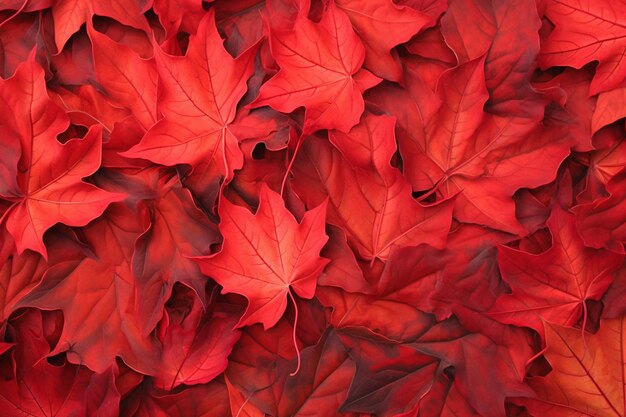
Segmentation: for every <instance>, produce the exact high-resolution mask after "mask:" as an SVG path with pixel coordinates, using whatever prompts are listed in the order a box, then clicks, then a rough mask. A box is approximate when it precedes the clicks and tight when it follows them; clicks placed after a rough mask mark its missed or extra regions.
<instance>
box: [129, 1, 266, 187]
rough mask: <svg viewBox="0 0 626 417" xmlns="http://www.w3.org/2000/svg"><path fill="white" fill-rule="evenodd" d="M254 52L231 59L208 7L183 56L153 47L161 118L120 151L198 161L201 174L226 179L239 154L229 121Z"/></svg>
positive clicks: (166, 161) (167, 161)
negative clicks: (135, 140)
mask: <svg viewBox="0 0 626 417" xmlns="http://www.w3.org/2000/svg"><path fill="white" fill-rule="evenodd" d="M255 53H256V48H255V47H252V48H250V49H248V50H246V51H245V52H243V53H242V54H241V55H240V56H239V57H237V58H235V59H234V58H233V57H232V56H230V55H229V54H228V52H227V51H226V50H225V49H224V46H223V45H222V38H220V35H219V33H218V32H217V29H216V27H215V13H214V11H213V10H211V11H210V12H209V13H207V15H206V16H205V17H204V18H203V19H202V21H201V22H200V26H199V27H198V31H197V33H196V35H195V36H193V37H191V39H190V42H189V48H188V49H187V54H186V55H185V56H184V57H179V56H171V55H168V54H166V53H165V52H163V51H162V50H161V49H160V48H155V59H156V63H157V70H158V73H159V77H160V84H161V86H162V93H161V94H160V96H159V103H158V104H159V111H160V112H161V113H162V114H163V116H164V118H163V119H161V120H160V121H159V122H158V123H157V124H156V125H154V126H153V127H152V128H151V129H150V130H148V132H147V133H146V135H145V136H144V137H143V138H142V140H141V142H140V143H139V144H137V145H135V146H133V147H132V148H131V149H129V150H128V151H126V152H123V153H122V155H123V156H126V157H130V158H144V159H148V160H150V161H152V162H156V163H158V164H162V165H169V166H173V165H177V164H190V165H191V166H192V167H194V168H195V167H197V166H199V165H203V166H205V167H206V168H204V172H203V175H207V176H210V177H222V178H226V180H227V181H228V180H230V179H231V178H232V173H233V170H235V169H239V168H241V166H242V164H243V156H242V154H241V150H240V149H239V144H238V140H237V138H236V137H235V135H234V134H233V133H232V132H231V130H230V128H229V125H230V124H231V123H232V122H233V120H234V119H235V113H236V111H237V103H238V102H239V100H240V99H241V97H243V95H244V94H245V92H246V89H247V87H246V81H247V79H248V78H249V77H250V76H251V75H252V72H253V69H254V56H255ZM173 132H176V134H173Z"/></svg>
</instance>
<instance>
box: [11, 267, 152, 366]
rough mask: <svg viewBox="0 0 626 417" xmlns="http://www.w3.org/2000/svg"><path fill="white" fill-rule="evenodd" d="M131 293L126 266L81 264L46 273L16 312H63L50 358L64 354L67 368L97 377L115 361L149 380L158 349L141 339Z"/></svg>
mask: <svg viewBox="0 0 626 417" xmlns="http://www.w3.org/2000/svg"><path fill="white" fill-rule="evenodd" d="M85 277H89V279H85ZM133 291H134V287H133V278H132V274H131V272H130V266H129V265H123V264H122V265H119V266H115V265H110V264H108V263H107V262H101V261H97V260H94V259H91V258H86V259H84V260H82V261H78V262H76V261H74V262H65V263H62V264H59V265H57V266H55V267H53V268H50V269H49V270H48V272H47V273H46V275H45V276H44V278H43V279H42V281H41V283H40V284H39V285H38V286H37V287H36V288H35V289H33V290H32V291H31V292H30V294H28V295H27V296H26V297H24V298H23V299H22V300H21V301H20V303H19V306H20V307H26V306H32V307H37V308H39V309H42V310H61V311H63V313H64V324H63V333H62V334H61V338H60V340H59V343H58V344H57V346H56V348H55V349H54V350H53V351H52V352H51V355H56V354H58V353H61V352H64V351H68V359H69V360H70V361H71V362H73V363H76V364H81V365H85V366H87V367H89V368H90V369H92V370H94V371H96V372H99V373H100V372H104V371H105V370H106V369H107V368H109V367H111V366H113V365H114V364H115V357H116V356H120V357H121V358H122V359H123V360H124V361H125V362H126V363H128V364H129V366H131V367H132V368H133V369H137V370H140V371H141V372H142V373H146V374H154V373H155V370H156V355H157V354H158V352H159V348H158V346H157V344H156V343H155V340H153V339H152V338H146V337H142V336H141V331H140V329H139V323H138V320H137V316H136V315H134V314H133V305H132V304H133V303H134V302H135V301H134V295H133Z"/></svg>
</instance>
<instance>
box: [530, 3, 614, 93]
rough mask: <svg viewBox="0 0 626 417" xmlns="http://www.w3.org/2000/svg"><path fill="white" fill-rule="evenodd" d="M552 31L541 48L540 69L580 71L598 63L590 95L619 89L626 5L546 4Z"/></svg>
mask: <svg viewBox="0 0 626 417" xmlns="http://www.w3.org/2000/svg"><path fill="white" fill-rule="evenodd" d="M546 3H547V7H546V16H547V17H548V19H550V21H552V23H554V25H555V26H556V27H555V28H554V31H553V32H552V33H551V34H550V36H549V37H548V39H547V40H546V42H545V43H544V44H543V45H542V47H541V54H540V56H539V64H540V65H541V67H542V68H544V69H545V68H548V67H551V66H570V67H574V68H577V69H579V68H582V67H583V66H584V65H586V64H588V63H590V62H592V61H599V62H600V63H599V65H598V67H597V68H596V73H595V76H594V77H593V81H592V82H591V87H590V90H589V93H590V94H593V95H595V94H598V93H600V92H603V91H607V90H611V89H614V88H616V87H619V86H620V84H621V83H622V82H623V81H624V79H626V65H624V52H625V51H626V20H625V17H624V16H626V5H625V4H624V2H622V1H615V2H611V1H606V0H548V1H547V2H546Z"/></svg>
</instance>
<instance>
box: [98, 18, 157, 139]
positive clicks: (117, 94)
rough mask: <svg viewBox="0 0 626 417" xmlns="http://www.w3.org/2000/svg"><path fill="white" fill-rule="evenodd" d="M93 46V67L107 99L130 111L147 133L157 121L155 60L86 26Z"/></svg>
mask: <svg viewBox="0 0 626 417" xmlns="http://www.w3.org/2000/svg"><path fill="white" fill-rule="evenodd" d="M87 31H88V33H89V38H90V39H91V43H92V44H93V55H94V66H95V70H96V76H97V80H98V83H99V85H100V86H102V87H103V88H104V90H106V93H107V98H108V99H109V100H110V101H112V102H113V103H115V104H117V105H119V106H120V107H125V108H129V109H130V110H131V111H132V113H133V115H134V116H135V117H136V118H137V120H138V121H139V123H140V124H141V126H142V127H143V128H144V129H146V130H148V129H149V128H150V127H152V125H154V124H155V123H156V121H157V71H156V68H155V65H154V60H152V59H150V60H145V59H142V58H140V57H139V56H138V55H137V54H136V53H135V52H134V51H133V50H132V49H131V48H130V47H128V46H126V45H122V44H120V43H117V42H114V41H113V40H112V39H110V38H109V37H107V36H106V35H103V34H102V33H100V32H98V31H96V30H95V29H94V28H93V26H92V25H88V26H87Z"/></svg>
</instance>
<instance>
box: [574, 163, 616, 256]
mask: <svg viewBox="0 0 626 417" xmlns="http://www.w3.org/2000/svg"><path fill="white" fill-rule="evenodd" d="M607 190H608V192H609V193H610V196H608V197H605V198H600V199H597V200H595V201H593V202H591V203H588V204H581V205H579V206H577V207H575V208H574V210H573V211H574V213H576V220H577V225H578V227H579V230H580V234H581V235H582V237H583V240H584V241H585V245H588V246H591V247H593V248H602V247H604V248H608V249H610V250H612V251H615V252H618V253H625V252H626V249H625V248H624V244H625V243H626V172H623V173H621V174H619V175H616V176H615V177H614V178H613V179H612V180H611V181H610V182H609V183H608V185H607Z"/></svg>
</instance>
